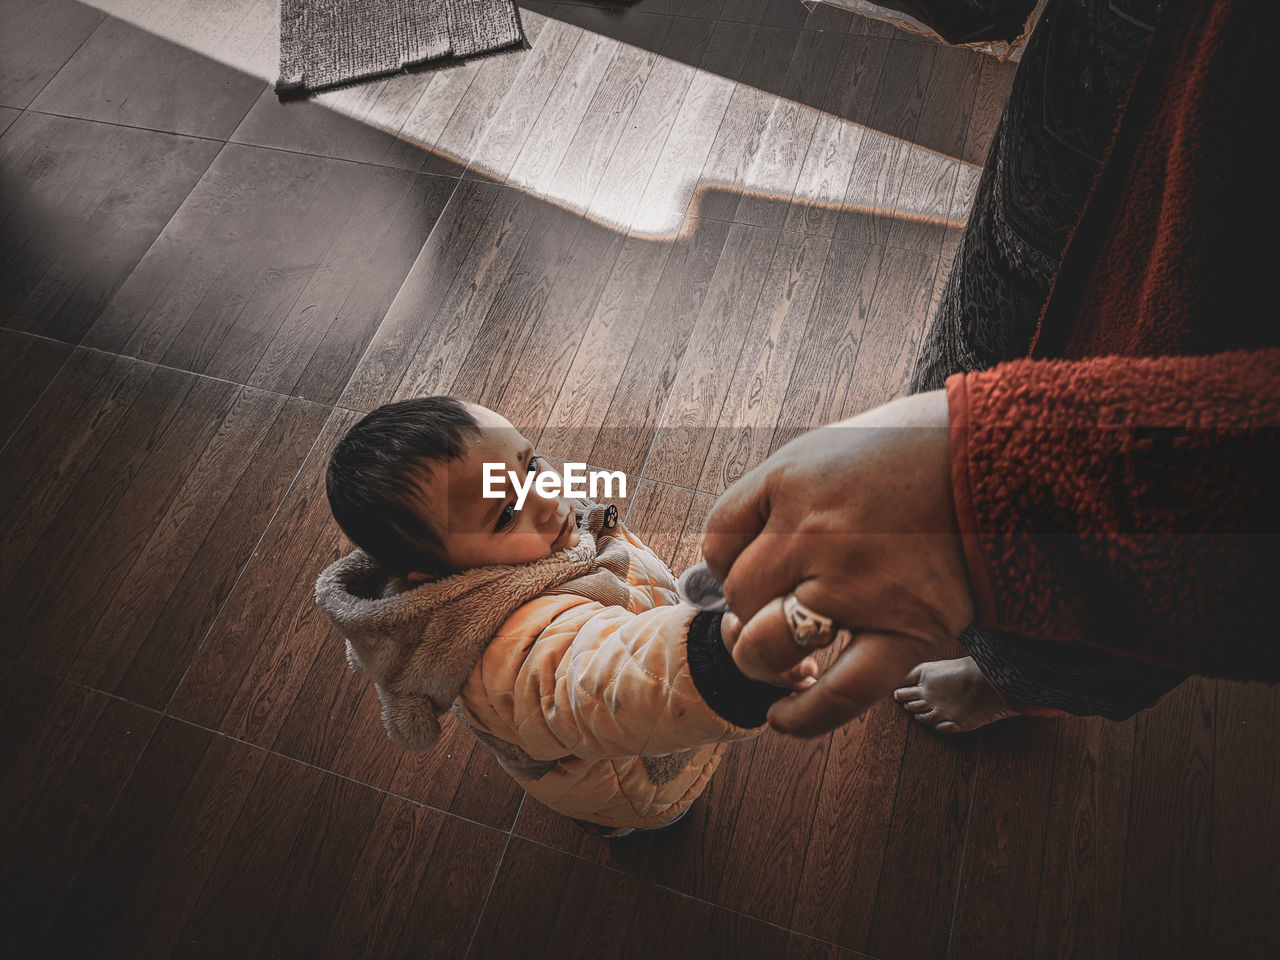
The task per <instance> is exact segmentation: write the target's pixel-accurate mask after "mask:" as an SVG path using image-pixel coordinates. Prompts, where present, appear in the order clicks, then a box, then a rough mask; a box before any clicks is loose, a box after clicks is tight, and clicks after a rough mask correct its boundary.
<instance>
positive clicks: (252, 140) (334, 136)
mask: <svg viewBox="0 0 1280 960" xmlns="http://www.w3.org/2000/svg"><path fill="white" fill-rule="evenodd" d="M524 26H525V33H526V36H527V37H528V38H529V39H530V41H531V43H532V42H533V41H537V43H536V44H535V45H534V47H533V49H534V50H540V49H541V48H542V46H543V40H545V38H543V40H539V31H540V28H541V26H542V20H541V19H540V18H528V19H526V20H525V22H524ZM525 53H530V51H525ZM482 64H483V61H467V62H463V63H458V64H449V65H446V66H438V67H433V68H430V69H425V70H420V71H419V70H415V71H411V72H409V73H405V74H399V75H396V76H392V77H387V78H386V79H383V80H377V81H374V82H372V83H361V84H357V85H354V86H351V87H347V88H344V89H340V90H332V91H328V92H326V93H321V94H318V95H317V96H315V97H313V98H311V99H309V100H289V101H286V102H283V103H282V102H281V101H280V99H279V98H278V97H277V96H276V94H275V91H274V89H271V88H268V89H265V90H263V92H262V95H261V96H260V97H259V98H258V100H257V102H256V103H254V105H253V108H252V109H251V110H249V112H248V114H247V115H246V116H245V117H244V119H243V120H242V121H241V123H240V125H239V126H238V127H236V129H235V132H234V133H233V134H232V136H231V138H230V139H231V141H232V142H233V143H244V144H252V145H255V146H264V147H275V148H278V149H281V150H292V151H295V152H298V153H307V154H314V155H316V156H323V157H332V158H335V159H341V160H355V161H359V162H362V163H374V164H380V165H384V166H394V167H401V168H403V169H406V170H413V171H416V172H420V173H431V174H435V175H439V176H449V177H459V176H461V175H462V172H463V168H464V166H465V161H463V160H460V159H459V158H457V157H454V156H452V155H451V154H449V153H448V151H446V150H445V149H444V147H443V146H442V145H441V144H440V143H439V140H440V136H441V134H443V133H444V130H445V128H446V126H447V125H448V123H449V120H450V119H451V118H452V116H453V114H454V112H455V111H456V109H457V108H458V104H459V102H460V101H461V100H462V98H463V97H464V96H465V95H466V93H467V91H468V89H469V88H470V87H471V85H472V83H473V82H474V81H475V78H476V76H477V75H478V73H479V70H480V68H481V66H482Z"/></svg>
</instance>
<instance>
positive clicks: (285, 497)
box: [164, 404, 333, 716]
mask: <svg viewBox="0 0 1280 960" xmlns="http://www.w3.org/2000/svg"><path fill="white" fill-rule="evenodd" d="M325 406H328V407H329V412H328V414H327V415H326V416H325V419H324V423H322V424H321V425H320V429H319V430H317V431H316V435H315V437H314V438H313V439H312V441H311V446H310V447H309V448H308V449H307V453H306V456H304V457H303V458H302V459H301V460H300V461H299V463H298V469H297V470H296V471H294V474H293V479H292V480H290V481H289V486H288V487H286V488H285V491H284V493H282V494H281V495H280V499H279V500H278V501H277V502H276V506H275V509H274V510H273V511H272V512H271V516H270V518H269V519H268V520H267V522H266V523H265V524H264V525H263V527H262V532H261V533H259V534H258V539H257V540H256V541H255V542H254V545H253V549H252V550H251V551H249V553H248V555H247V557H246V559H245V561H244V566H243V567H241V569H240V572H239V573H238V574H236V577H235V580H234V582H233V583H232V584H231V586H230V588H229V589H228V590H227V593H226V596H224V597H223V598H222V602H221V603H220V604H218V609H217V610H216V611H214V614H213V616H212V617H211V618H210V620H209V625H208V626H207V627H206V628H205V629H204V631H203V632H202V635H201V637H200V640H199V642H198V643H197V644H196V645H195V648H194V649H193V650H192V651H191V659H190V661H189V662H188V663H187V666H186V669H185V670H183V671H182V676H181V677H179V678H178V682H177V683H176V684H174V687H173V690H172V691H171V692H170V693H169V698H168V699H167V700H166V701H165V705H164V715H165V716H172V714H171V713H170V708H171V707H172V706H173V701H174V699H175V698H176V697H177V695H178V692H179V691H180V690H181V689H182V685H183V684H184V683H185V682H186V680H187V677H188V676H189V675H190V673H191V670H192V668H193V667H194V666H195V663H196V660H197V659H198V658H199V656H200V652H201V651H202V650H203V649H204V647H205V644H206V643H208V642H209V638H210V637H211V636H212V635H213V631H214V629H215V628H216V627H217V626H218V621H219V620H220V619H221V618H222V614H223V612H224V611H225V610H226V609H227V605H228V604H229V603H230V602H231V598H232V597H233V596H235V592H236V589H237V588H238V587H239V586H240V581H241V580H243V579H244V576H245V574H246V573H248V571H249V568H250V567H251V566H253V560H254V557H256V556H257V555H258V551H259V550H261V549H262V544H263V543H264V542H265V541H266V539H267V534H268V533H269V532H270V531H271V528H272V527H273V526H274V525H275V522H276V519H277V518H278V517H279V516H280V513H281V511H282V510H283V509H284V505H285V503H287V502H288V501H289V496H290V494H292V493H293V491H294V490H295V489H296V488H297V486H298V480H299V478H300V477H301V476H302V472H303V470H305V469H306V466H307V463H308V462H309V461H310V460H311V457H312V455H313V454H314V453H315V451H316V445H317V444H318V443H319V442H320V438H321V437H322V436H324V431H325V427H327V426H328V424H329V421H330V420H331V419H332V418H333V407H332V406H330V405H327V404H326V405H325Z"/></svg>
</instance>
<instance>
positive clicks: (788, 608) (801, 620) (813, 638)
mask: <svg viewBox="0 0 1280 960" xmlns="http://www.w3.org/2000/svg"><path fill="white" fill-rule="evenodd" d="M782 614H783V616H785V617H786V618H787V629H788V630H790V631H791V639H792V640H794V641H795V644H796V646H797V647H799V648H800V649H801V650H815V649H817V648H818V647H825V646H826V645H827V644H829V643H830V642H831V641H832V640H834V639H835V636H836V623H835V621H834V620H832V619H831V618H830V617H825V616H823V615H822V614H820V613H817V612H816V611H814V610H810V609H809V608H808V607H806V606H805V605H804V604H803V603H801V602H800V601H799V600H797V599H796V595H795V594H794V593H789V594H787V595H786V597H785V598H783V601H782Z"/></svg>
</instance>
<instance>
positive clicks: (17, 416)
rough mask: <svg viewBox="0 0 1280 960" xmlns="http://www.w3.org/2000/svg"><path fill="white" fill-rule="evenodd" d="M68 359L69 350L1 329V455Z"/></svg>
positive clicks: (52, 341) (39, 339) (63, 344)
mask: <svg viewBox="0 0 1280 960" xmlns="http://www.w3.org/2000/svg"><path fill="white" fill-rule="evenodd" d="M69 356H71V347H70V346H68V345H67V344H65V343H59V342H57V341H56V340H45V339H43V338H41V337H32V336H28V335H26V334H22V333H15V332H14V331H12V330H4V329H0V452H2V451H3V450H4V448H5V446H6V445H7V444H8V442H9V438H10V437H12V436H13V434H14V432H15V431H16V430H17V429H18V425H19V424H21V423H22V421H23V419H24V418H25V417H26V416H27V414H28V413H29V412H30V410H31V408H32V407H33V406H34V405H35V404H36V403H37V402H38V401H39V398H40V395H41V394H42V393H44V390H45V388H46V387H47V386H48V385H49V383H50V381H52V380H53V378H54V376H56V375H57V373H58V371H59V370H61V369H62V365H63V364H64V363H66V361H67V358H68V357H69Z"/></svg>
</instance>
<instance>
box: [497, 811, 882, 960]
mask: <svg viewBox="0 0 1280 960" xmlns="http://www.w3.org/2000/svg"><path fill="white" fill-rule="evenodd" d="M512 835H513V836H514V837H516V838H518V839H520V840H523V841H525V842H526V843H532V844H534V845H536V846H539V847H543V848H544V849H547V850H550V851H552V852H553V853H558V854H561V855H563V856H567V857H572V858H573V859H574V860H578V861H581V862H582V863H586V864H590V865H591V866H593V867H599V868H600V869H602V870H605V871H608V872H609V873H612V874H616V875H618V876H621V877H626V878H628V879H630V880H637V881H639V882H640V883H645V884H648V885H650V886H653V887H656V888H658V889H659V890H664V891H666V892H667V893H673V894H675V895H676V896H678V897H682V898H684V899H686V900H692V901H694V902H695V903H701V904H704V905H705V906H708V907H711V908H712V909H713V910H721V911H724V912H725V913H729V914H732V915H733V916H736V917H741V918H742V919H744V920H751V921H753V922H755V923H762V924H764V925H765V926H768V927H773V928H774V929H777V930H781V931H783V932H784V933H788V934H792V933H794V934H796V935H798V936H801V937H804V938H805V939H807V940H814V941H816V942H818V943H822V944H826V945H827V946H831V947H835V948H836V949H837V950H841V951H844V952H847V953H851V954H853V955H854V956H855V957H858V958H860V960H878V958H877V957H875V956H874V955H872V954H869V953H863V952H859V951H857V950H854V949H853V948H852V947H845V946H841V945H840V944H838V943H836V942H834V941H832V940H824V939H822V938H821V937H815V936H813V935H812V934H808V933H805V932H804V931H803V930H798V929H796V928H794V927H788V926H786V925H785V924H781V923H775V922H773V921H772V920H765V919H763V918H762V917H756V916H752V915H751V914H749V913H745V912H743V911H742V910H737V909H734V908H733V907H729V906H725V905H724V904H722V903H717V902H716V901H714V900H709V899H707V898H706V897H700V896H697V895H696V894H692V893H686V892H685V891H683V890H678V889H676V888H675V887H672V886H669V885H668V884H665V883H660V882H659V881H657V880H654V879H652V878H650V877H646V876H644V875H643V874H639V873H631V872H629V871H627V870H623V869H622V868H620V867H616V866H614V865H612V864H608V863H601V862H600V861H598V860H592V859H591V858H589V857H584V856H582V855H581V854H579V853H576V852H572V851H568V850H563V849H561V848H560V847H557V846H554V845H553V844H550V843H547V842H546V841H543V840H536V839H534V838H532V837H526V836H524V835H523V834H518V833H513V834H512Z"/></svg>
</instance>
